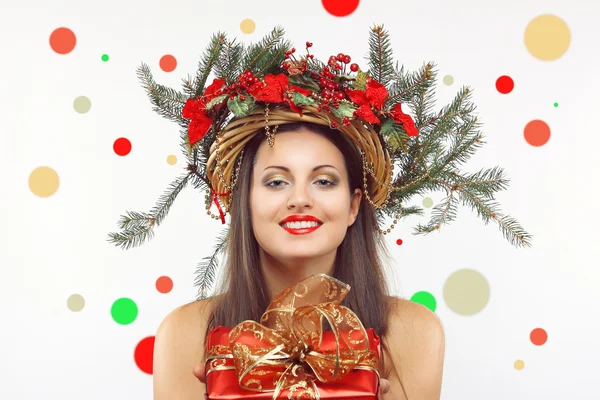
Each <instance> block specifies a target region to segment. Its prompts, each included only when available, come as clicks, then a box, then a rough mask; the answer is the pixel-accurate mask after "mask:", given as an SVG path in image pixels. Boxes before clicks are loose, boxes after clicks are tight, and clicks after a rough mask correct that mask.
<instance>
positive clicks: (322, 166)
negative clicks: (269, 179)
mask: <svg viewBox="0 0 600 400" xmlns="http://www.w3.org/2000/svg"><path fill="white" fill-rule="evenodd" d="M325 167H331V168H333V169H337V168H336V167H334V166H333V165H329V164H323V165H317V166H316V167H314V168H313V169H312V170H313V171H316V170H318V169H321V168H325ZM269 168H275V169H282V170H284V171H286V172H290V169H289V168H288V167H284V166H283V165H269V166H268V167H267V168H265V169H264V170H263V172H264V171H266V170H268V169H269Z"/></svg>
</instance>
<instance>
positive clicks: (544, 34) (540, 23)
mask: <svg viewBox="0 0 600 400" xmlns="http://www.w3.org/2000/svg"><path fill="white" fill-rule="evenodd" d="M570 44H571V32H570V30H569V27H568V26H567V23H566V22H565V21H564V20H562V19H561V18H559V17H557V16H556V15H551V14H546V15H540V16H538V17H536V18H534V19H533V20H532V21H531V22H530V23H529V24H528V25H527V28H526V29H525V46H526V47H527V51H529V53H531V55H532V56H534V57H536V58H538V59H540V60H543V61H552V60H556V59H558V58H560V57H561V56H562V55H563V54H565V53H566V51H567V49H568V48H569V45H570Z"/></svg>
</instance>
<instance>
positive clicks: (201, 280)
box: [194, 225, 229, 299]
mask: <svg viewBox="0 0 600 400" xmlns="http://www.w3.org/2000/svg"><path fill="white" fill-rule="evenodd" d="M228 235H229V225H227V226H226V227H225V228H223V230H222V231H221V233H220V235H219V237H217V244H216V245H215V247H214V249H215V250H214V252H213V254H212V255H211V256H208V257H204V258H203V259H202V261H201V262H200V263H198V268H197V269H196V275H197V276H196V279H195V280H194V286H197V287H198V299H206V298H207V295H208V292H209V291H210V289H211V288H212V285H213V283H214V280H215V272H216V269H217V268H218V267H219V259H218V256H219V254H221V253H223V251H224V250H225V248H226V247H227V238H228Z"/></svg>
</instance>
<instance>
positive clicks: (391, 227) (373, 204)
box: [360, 150, 402, 235]
mask: <svg viewBox="0 0 600 400" xmlns="http://www.w3.org/2000/svg"><path fill="white" fill-rule="evenodd" d="M360 156H361V158H362V164H363V187H364V192H365V197H366V198H367V200H368V201H369V203H371V205H372V206H373V207H374V208H375V209H381V208H385V206H387V204H388V202H389V200H390V194H391V192H392V191H391V188H392V185H391V182H392V177H393V176H394V163H393V162H392V163H391V171H390V176H389V178H388V183H387V184H385V183H383V182H381V181H380V180H379V179H377V177H376V176H375V173H374V167H373V162H371V163H370V164H371V167H370V168H369V167H368V166H367V160H366V157H365V153H364V152H363V151H362V150H360ZM367 172H368V173H369V174H370V175H371V177H372V178H373V179H374V180H375V182H377V184H379V185H381V186H383V187H389V188H390V190H388V192H387V195H386V197H385V201H384V202H383V204H382V205H380V206H378V205H376V204H375V203H374V202H373V200H371V197H370V196H369V191H368V189H367ZM401 215H402V202H400V203H398V211H397V212H396V215H395V217H394V221H393V222H392V225H391V226H390V227H389V228H388V229H385V230H382V229H381V228H379V226H377V230H378V231H379V233H381V234H383V235H387V234H388V233H390V232H391V231H392V229H394V227H395V226H396V224H397V223H398V220H399V219H400V216H401Z"/></svg>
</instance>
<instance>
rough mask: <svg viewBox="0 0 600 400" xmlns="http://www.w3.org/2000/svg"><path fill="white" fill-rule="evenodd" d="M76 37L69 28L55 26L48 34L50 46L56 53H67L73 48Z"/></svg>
mask: <svg viewBox="0 0 600 400" xmlns="http://www.w3.org/2000/svg"><path fill="white" fill-rule="evenodd" d="M75 43H77V39H76V38H75V34H74V33H73V31H72V30H70V29H69V28H57V29H55V30H54V31H53V32H52V33H51V34H50V47H51V48H52V50H54V51H55V52H57V53H58V54H68V53H70V52H71V51H73V49H74V48H75Z"/></svg>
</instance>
